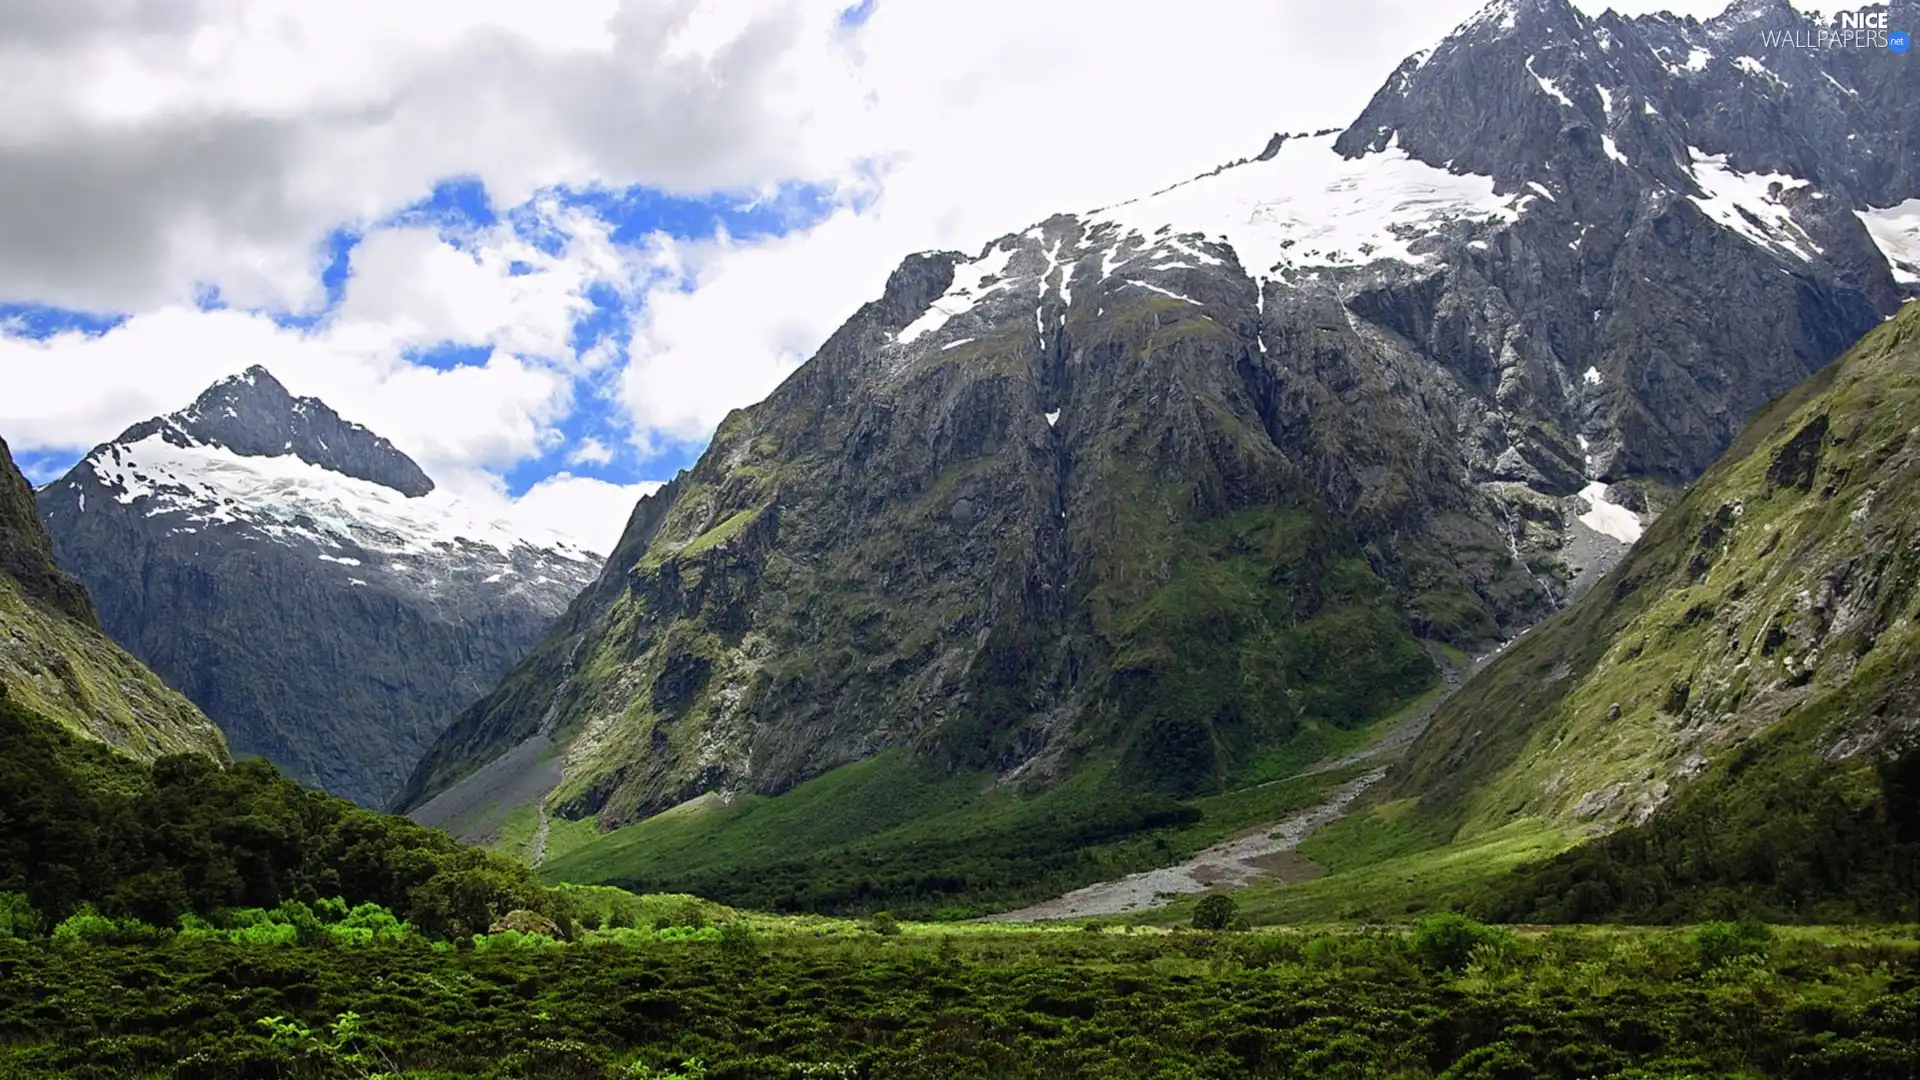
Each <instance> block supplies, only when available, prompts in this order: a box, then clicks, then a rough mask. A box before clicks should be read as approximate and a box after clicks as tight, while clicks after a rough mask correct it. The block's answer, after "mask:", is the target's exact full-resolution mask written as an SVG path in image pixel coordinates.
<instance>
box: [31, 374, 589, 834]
mask: <svg viewBox="0 0 1920 1080" xmlns="http://www.w3.org/2000/svg"><path fill="white" fill-rule="evenodd" d="M39 508H40V513H41V515H42V517H43V519H44V520H45V522H46V525H47V529H48V531H49V532H50V533H51V535H52V537H53V546H54V552H55V554H56V556H57V557H58V559H59V561H60V563H61V564H62V565H64V566H66V567H68V568H69V569H71V570H72V571H73V572H74V573H75V574H77V575H78V576H79V577H80V579H81V580H82V581H83V582H85V583H86V584H87V586H88V588H89V589H90V591H91V592H92V593H93V596H94V598H95V600H96V602H97V603H98V605H99V609H100V618H101V623H102V625H103V626H104V627H105V629H106V630H107V632H108V633H109V634H110V635H111V636H112V637H114V638H115V639H116V640H118V641H119V642H121V643H122V644H123V645H125V646H126V647H127V649H128V650H129V651H131V652H132V653H134V654H135V655H136V656H137V657H139V658H140V659H141V660H143V661H144V662H145V663H146V664H147V665H148V666H149V667H151V668H152V669H153V670H154V671H155V672H157V673H158V674H159V675H160V676H161V677H162V678H164V679H166V680H167V681H168V683H170V684H171V685H173V686H174V687H176V688H178V689H179V690H180V691H181V692H183V693H185V694H186V695H187V696H188V697H189V698H190V699H192V700H193V701H194V702H195V703H196V704H198V705H199V706H200V707H201V708H202V709H203V710H205V712H206V713H207V714H208V715H209V716H211V717H212V718H213V719H214V721H215V722H217V723H218V724H219V725H220V727H221V728H222V730H223V731H225V732H226V735H227V739H228V743H229V745H230V746H231V747H232V749H233V751H234V752H235V753H236V754H239V755H257V756H262V757H265V758H267V759H269V760H271V761H273V762H274V763H275V764H276V765H279V766H281V767H282V768H283V769H285V770H286V771H287V772H288V773H289V774H290V775H292V776H294V777H296V778H297V779H300V780H302V781H304V782H307V783H311V784H314V785H317V786H319V787H321V788H323V789H325V790H327V791H328V792H330V793H332V794H335V795H340V796H342V797H345V798H349V799H352V800H354V801H356V802H359V803H361V804H363V805H368V806H378V805H381V804H383V803H384V802H385V801H386V799H388V798H389V797H390V796H391V795H392V793H393V791H394V790H395V789H396V788H397V787H398V786H399V784H400V782H401V781H402V780H403V779H404V778H405V775H406V771H407V769H408V768H409V767H410V766H411V764H412V763H413V762H414V761H415V760H416V759H417V758H418V757H419V755H420V754H421V753H422V752H423V751H424V750H425V749H426V747H427V746H428V745H429V744H430V743H431V741H432V739H433V738H434V736H436V735H437V734H438V733H439V732H440V730H441V729H442V728H443V727H444V726H445V725H446V724H447V723H448V722H449V721H450V720H451V719H452V717H453V716H454V715H455V714H456V713H457V712H458V710H459V709H460V708H461V707H463V706H464V705H465V704H466V703H467V702H469V701H471V700H472V699H473V698H475V697H478V696H479V695H480V694H482V693H484V692H485V691H486V690H487V689H488V688H489V687H491V686H492V685H493V684H494V683H495V682H496V681H497V680H498V679H499V677H500V676H501V675H502V674H503V673H504V672H505V671H506V670H507V669H508V667H509V666H511V665H512V664H513V663H514V662H515V661H516V660H518V659H520V658H521V657H522V656H523V655H524V654H525V653H526V651H527V650H528V649H529V648H530V647H531V646H532V645H533V644H534V643H535V642H536V641H537V640H539V638H540V636H541V635H542V634H543V633H545V632H546V630H547V629H548V627H549V625H550V624H551V622H552V620H553V618H554V616H555V615H557V614H558V613H559V612H560V611H561V610H562V609H563V608H564V607H565V605H566V604H567V602H568V601H569V600H570V599H572V597H573V596H574V594H575V593H577V592H578V591H579V590H580V589H581V588H582V587H583V586H585V585H586V584H587V583H589V582H590V581H592V580H593V578H594V576H595V574H596V573H597V571H598V570H599V567H600V560H599V559H598V558H597V557H595V556H593V555H591V554H590V553H587V552H584V551H579V550H577V549H573V548H570V547H568V546H566V545H564V544H561V543H559V542H558V541H557V540H554V539H551V538H550V539H548V540H545V541H542V540H539V539H537V538H535V539H523V538H521V537H519V536H516V535H514V534H513V533H512V532H511V531H510V530H508V529H507V528H505V527H504V526H501V525H498V524H495V523H492V522H488V521H485V520H482V519H477V518H476V517H475V516H474V515H473V513H472V512H471V511H470V510H468V509H467V508H465V507H463V506H462V505H461V504H460V503H458V502H457V501H456V500H453V499H452V498H450V497H448V496H445V495H444V494H442V493H438V492H435V491H434V488H433V483H432V481H431V480H429V479H427V477H426V475H425V474H424V473H422V472H421V470H420V468H419V466H417V465H416V464H414V462H413V461H412V460H411V459H409V458H407V457H406V456H405V455H404V454H402V453H401V452H400V451H398V450H396V449H394V447H393V446H392V444H390V443H388V442H387V441H386V440H385V439H382V438H380V437H379V436H377V435H374V434H373V433H372V432H370V431H368V430H367V429H366V428H363V427H360V426H359V425H356V424H351V423H348V422H347V421H344V420H342V419H341V418H340V417H339V416H338V415H337V414H336V413H334V411H333V410H332V409H330V408H328V407H327V406H326V405H325V404H323V403H321V402H319V401H316V400H313V399H311V398H294V397H292V396H291V395H289V394H287V392H286V391H285V390H284V389H283V388H282V387H281V386H280V384H279V383H278V382H276V381H274V379H273V377H272V376H271V375H269V374H267V373H266V372H265V371H264V370H263V369H260V368H253V369H250V370H249V371H247V372H246V373H245V374H243V375H240V376H236V377H233V378H229V379H225V380H222V381H221V382H219V383H217V384H215V385H214V386H213V387H212V388H210V389H209V390H208V391H207V392H206V393H204V394H202V395H201V397H200V398H199V400H197V401H196V402H194V404H193V405H192V406H190V407H189V408H187V409H185V410H182V411H181V412H179V413H175V414H172V415H169V416H165V417H159V418H156V419H154V420H149V421H146V422H143V423H141V424H137V425H135V426H134V427H132V428H130V429H128V431H127V432H126V433H125V434H123V435H121V436H120V438H118V439H116V440H114V441H113V442H111V443H107V444H105V445H103V446H100V447H98V448H96V449H95V450H94V451H93V452H92V453H90V454H89V455H88V456H87V458H86V459H85V460H84V461H82V462H81V463H80V464H79V465H77V466H75V467H74V469H73V470H72V471H71V472H69V473H68V474H67V475H66V476H65V477H62V478H61V479H60V480H58V481H56V482H54V483H53V484H51V485H49V486H48V487H47V488H46V489H44V490H43V491H42V492H41V493H40V495H39Z"/></svg>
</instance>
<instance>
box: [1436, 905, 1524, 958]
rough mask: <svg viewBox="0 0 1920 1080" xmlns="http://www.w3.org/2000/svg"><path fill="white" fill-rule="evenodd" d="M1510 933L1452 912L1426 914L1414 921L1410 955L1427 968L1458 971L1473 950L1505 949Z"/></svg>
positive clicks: (1508, 943)
mask: <svg viewBox="0 0 1920 1080" xmlns="http://www.w3.org/2000/svg"><path fill="white" fill-rule="evenodd" d="M1512 940H1513V936H1512V935H1511V934H1508V933H1507V932H1506V931H1504V930H1501V929H1499V928H1498V927H1493V926H1488V925H1487V924H1485V923H1483V922H1480V921H1478V920H1476V919H1471V918H1468V917H1467V916H1465V915H1458V914H1455V913H1453V912H1444V913H1442V914H1438V915H1429V916H1427V917H1426V918H1424V919H1421V920H1420V921H1419V922H1418V923H1415V924H1414V928H1413V954H1414V956H1416V957H1418V958H1419V960H1420V963H1421V966H1423V967H1425V968H1427V969H1428V970H1430V971H1459V970H1461V969H1463V968H1465V967H1466V966H1467V963H1468V962H1469V961H1470V960H1472V959H1473V954H1474V950H1476V949H1479V948H1482V947H1487V948H1491V949H1494V950H1499V951H1504V950H1505V949H1506V948H1507V947H1508V946H1509V945H1510V944H1511V942H1512Z"/></svg>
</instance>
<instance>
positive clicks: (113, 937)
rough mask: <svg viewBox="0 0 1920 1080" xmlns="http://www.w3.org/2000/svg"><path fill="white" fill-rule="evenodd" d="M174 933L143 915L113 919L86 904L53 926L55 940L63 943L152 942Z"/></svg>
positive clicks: (121, 943)
mask: <svg viewBox="0 0 1920 1080" xmlns="http://www.w3.org/2000/svg"><path fill="white" fill-rule="evenodd" d="M171 936H173V935H172V933H171V932H170V931H168V930H166V929H165V928H162V927H158V926H149V925H147V924H146V923H143V922H141V921H140V920H139V919H109V918H107V917H106V916H105V915H102V914H100V913H99V912H97V911H94V910H93V909H92V908H82V909H81V910H79V911H77V912H75V913H74V914H72V915H69V916H67V917H66V918H65V919H63V920H61V923H60V925H59V926H56V927H54V928H53V940H54V941H56V942H58V943H60V944H62V945H150V944H154V943H157V942H161V941H165V940H167V939H168V938H169V937H171Z"/></svg>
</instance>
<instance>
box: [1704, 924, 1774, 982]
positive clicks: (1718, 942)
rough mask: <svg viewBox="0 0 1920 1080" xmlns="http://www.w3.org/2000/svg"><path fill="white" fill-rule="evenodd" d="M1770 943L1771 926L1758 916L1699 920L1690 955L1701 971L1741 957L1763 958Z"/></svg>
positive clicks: (1771, 941) (1771, 937) (1771, 939)
mask: <svg viewBox="0 0 1920 1080" xmlns="http://www.w3.org/2000/svg"><path fill="white" fill-rule="evenodd" d="M1772 944H1773V927H1771V926H1768V925H1767V924H1766V923H1763V922H1761V921H1759V920H1758V919H1741V920H1740V921H1739V922H1710V923H1702V924H1701V926H1700V929H1698V930H1695V931H1694V932H1693V949H1694V954H1695V955H1696V956H1697V957H1698V959H1699V961H1700V968H1701V970H1703V971H1711V970H1713V969H1714V968H1717V967H1720V966H1722V965H1724V964H1728V963H1731V962H1733V961H1735V960H1739V959H1743V958H1745V957H1749V956H1751V957H1764V956H1766V955H1767V950H1768V948H1769V947H1770V946H1772Z"/></svg>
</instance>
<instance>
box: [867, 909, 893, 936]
mask: <svg viewBox="0 0 1920 1080" xmlns="http://www.w3.org/2000/svg"><path fill="white" fill-rule="evenodd" d="M867 929H869V930H871V931H873V932H874V933H876V934H881V935H884V936H887V937H891V936H893V935H894V934H897V933H899V932H900V921H899V920H898V919H895V918H894V917H893V912H891V911H876V912H874V913H873V918H871V919H869V920H867Z"/></svg>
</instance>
